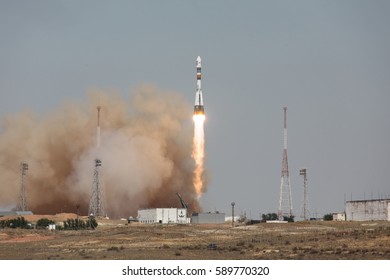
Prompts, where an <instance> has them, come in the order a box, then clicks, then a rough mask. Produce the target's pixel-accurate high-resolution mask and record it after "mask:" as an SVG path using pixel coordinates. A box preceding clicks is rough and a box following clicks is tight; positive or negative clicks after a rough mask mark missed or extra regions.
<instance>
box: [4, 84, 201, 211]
mask: <svg viewBox="0 0 390 280" xmlns="http://www.w3.org/2000/svg"><path fill="white" fill-rule="evenodd" d="M98 105H100V106H101V107H102V109H101V120H100V126H101V144H100V148H96V122H97V120H96V114H97V111H96V107H97V106H98ZM191 113H192V110H191V108H190V106H189V104H187V103H186V102H185V101H184V99H183V98H182V97H181V96H180V95H178V94H175V93H171V92H160V91H159V90H157V89H156V88H154V87H151V86H142V87H139V88H138V89H136V90H135V92H134V94H133V95H132V98H131V101H128V100H125V99H124V98H122V97H120V96H119V95H118V94H114V93H107V92H103V91H97V90H94V91H91V92H90V93H89V102H87V104H75V103H71V102H67V103H66V104H64V105H62V106H61V107H60V108H59V109H58V110H56V111H55V112H53V113H51V114H49V115H47V116H45V117H42V116H37V115H35V114H33V113H31V112H23V113H19V114H16V115H13V116H9V117H7V118H5V119H3V120H2V123H1V130H0V131H1V132H0V177H1V186H0V188H1V193H2V195H1V196H0V208H2V207H3V208H4V206H8V205H17V203H18V197H19V177H20V172H19V164H20V162H21V161H26V162H27V163H28V164H29V170H28V175H27V178H26V188H27V200H28V206H29V209H30V210H32V211H34V212H36V213H45V214H46V213H52V214H54V213H59V212H75V211H76V205H80V211H81V213H82V214H87V211H88V205H89V200H90V196H91V190H92V182H93V169H94V160H95V159H96V158H99V159H101V161H102V167H101V173H100V175H101V176H100V178H101V180H102V182H103V186H104V198H105V200H104V201H105V202H104V208H105V211H106V212H107V214H108V215H109V216H112V217H119V216H122V217H126V216H127V215H130V214H131V215H135V214H136V210H137V209H139V208H148V207H178V206H180V203H179V200H178V198H177V197H176V192H179V193H180V194H181V195H182V197H183V198H184V199H185V200H186V201H187V202H188V203H189V204H190V207H191V210H195V211H198V210H199V205H198V202H197V195H196V192H195V190H194V187H193V183H192V176H193V170H194V162H193V159H192V158H191V152H192V133H193V132H192V122H191Z"/></svg>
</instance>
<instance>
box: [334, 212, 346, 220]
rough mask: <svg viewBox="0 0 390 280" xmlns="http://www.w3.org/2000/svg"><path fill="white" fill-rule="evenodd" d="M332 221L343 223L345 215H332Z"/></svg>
mask: <svg viewBox="0 0 390 280" xmlns="http://www.w3.org/2000/svg"><path fill="white" fill-rule="evenodd" d="M333 221H345V213H333Z"/></svg>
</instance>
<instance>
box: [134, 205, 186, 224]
mask: <svg viewBox="0 0 390 280" xmlns="http://www.w3.org/2000/svg"><path fill="white" fill-rule="evenodd" d="M137 219H138V222H140V223H143V224H187V223H188V222H189V219H187V209H186V208H153V209H141V210H138V217H137Z"/></svg>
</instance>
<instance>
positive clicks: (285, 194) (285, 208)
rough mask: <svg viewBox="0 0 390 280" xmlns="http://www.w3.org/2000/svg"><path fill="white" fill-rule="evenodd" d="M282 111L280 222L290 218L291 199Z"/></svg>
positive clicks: (285, 131) (285, 119)
mask: <svg viewBox="0 0 390 280" xmlns="http://www.w3.org/2000/svg"><path fill="white" fill-rule="evenodd" d="M283 110H284V141H283V142H284V143H283V161H282V176H281V179H280V196H279V211H278V218H279V220H280V221H282V220H283V219H284V217H288V218H292V217H293V213H292V197H291V185H290V174H289V172H288V159H287V107H283Z"/></svg>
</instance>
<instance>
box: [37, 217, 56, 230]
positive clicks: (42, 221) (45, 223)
mask: <svg viewBox="0 0 390 280" xmlns="http://www.w3.org/2000/svg"><path fill="white" fill-rule="evenodd" d="M52 224H55V222H54V221H53V220H49V219H46V218H42V219H39V220H38V221H37V228H47V227H48V226H49V225H52Z"/></svg>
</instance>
